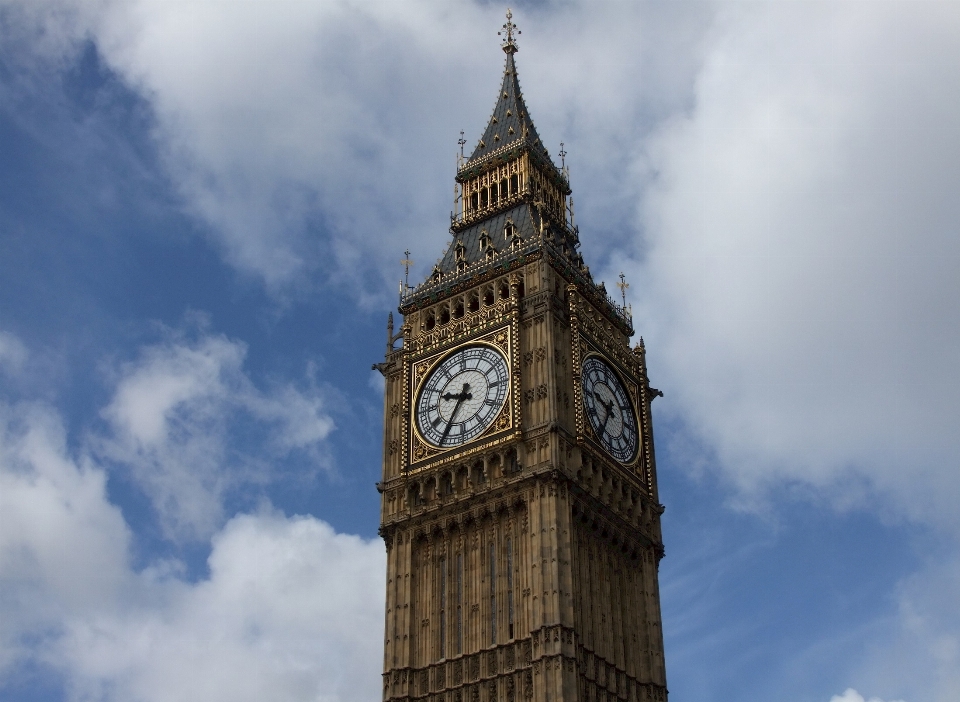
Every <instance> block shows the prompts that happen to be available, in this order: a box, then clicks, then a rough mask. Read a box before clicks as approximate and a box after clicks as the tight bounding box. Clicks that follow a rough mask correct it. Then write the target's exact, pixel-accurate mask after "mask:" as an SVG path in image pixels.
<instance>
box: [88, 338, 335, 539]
mask: <svg viewBox="0 0 960 702" xmlns="http://www.w3.org/2000/svg"><path fill="white" fill-rule="evenodd" d="M245 354H246V347H245V346H244V345H243V344H242V343H240V342H236V341H231V340H229V339H227V338H226V337H223V336H218V335H213V334H207V333H203V334H201V336H200V337H199V338H197V339H193V340H191V339H188V338H186V337H184V336H183V335H180V334H174V333H171V334H170V335H169V338H168V339H167V340H166V341H164V342H163V343H160V344H157V345H154V346H150V347H146V348H144V349H142V350H141V353H140V357H139V358H138V359H137V361H136V362H133V363H129V364H127V365H125V366H124V367H123V368H122V370H121V373H120V378H119V381H118V383H117V389H116V392H115V394H114V397H113V399H112V401H111V402H110V404H109V405H108V406H107V407H106V408H105V409H104V411H103V416H104V417H105V418H106V419H107V420H108V422H109V425H110V431H109V432H107V433H106V434H104V435H103V436H101V437H99V440H98V441H97V442H96V446H97V450H98V455H100V456H102V457H104V458H105V459H109V460H110V461H111V462H113V463H114V464H115V465H116V466H117V468H118V469H119V470H124V471H129V473H130V474H131V475H132V476H133V478H134V480H135V481H136V482H137V483H138V484H140V485H141V486H142V487H143V489H144V490H145V492H146V493H147V494H148V495H149V497H150V498H151V500H152V502H153V505H154V507H155V508H156V510H157V512H158V514H159V516H160V518H161V522H162V524H163V526H164V528H165V529H166V531H167V534H168V535H170V536H175V537H177V538H188V539H189V538H200V539H205V538H209V536H210V535H211V534H212V533H213V531H214V530H215V529H217V528H218V527H219V526H220V525H221V524H222V522H223V508H222V502H223V498H224V494H225V493H226V491H227V490H228V489H230V488H231V487H237V486H238V485H242V484H245V483H247V484H249V483H251V482H261V483H263V482H267V481H269V479H270V477H271V476H270V474H269V472H270V469H269V468H268V467H265V466H264V464H263V461H260V460H258V458H259V457H260V456H264V457H265V458H267V459H273V460H276V459H279V458H282V457H283V456H285V455H286V454H288V453H290V452H291V451H306V452H308V453H313V454H314V455H316V456H317V457H318V458H319V457H320V453H319V452H321V451H322V450H323V441H324V439H326V437H327V435H328V434H329V433H330V431H331V430H332V429H333V421H332V420H331V419H330V417H329V416H328V415H327V414H326V412H325V409H324V407H323V401H322V398H321V397H320V395H319V394H318V393H317V392H316V391H315V390H311V391H308V392H302V391H300V390H298V389H296V388H294V387H292V386H290V385H284V386H280V387H276V388H272V389H270V390H269V391H267V392H264V391H261V390H259V389H258V388H257V387H256V386H255V385H254V384H253V382H252V381H251V380H250V378H249V377H248V376H247V375H246V374H245V372H244V370H243V360H244V356H245ZM244 419H246V420H248V421H250V422H251V423H252V426H249V427H247V428H246V429H244V430H243V431H239V430H237V429H236V426H235V425H236V423H237V422H239V421H241V420H244ZM251 435H256V436H257V437H258V438H259V439H261V442H260V444H259V445H256V446H250V445H248V444H249V441H248V443H247V444H244V443H242V438H241V437H242V436H245V437H246V438H247V439H248V440H249V437H250V436H251Z"/></svg>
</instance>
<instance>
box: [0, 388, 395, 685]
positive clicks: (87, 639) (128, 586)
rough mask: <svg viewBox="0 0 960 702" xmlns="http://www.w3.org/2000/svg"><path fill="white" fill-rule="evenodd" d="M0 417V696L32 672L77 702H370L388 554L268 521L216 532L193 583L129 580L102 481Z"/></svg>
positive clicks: (376, 678)
mask: <svg viewBox="0 0 960 702" xmlns="http://www.w3.org/2000/svg"><path fill="white" fill-rule="evenodd" d="M0 409H2V412H0V422H2V425H0V429H2V431H0V520H2V521H0V526H2V528H0V579H2V581H3V583H4V597H3V599H2V601H0V620H2V621H3V627H2V629H0V631H2V634H0V636H2V638H0V646H2V649H0V684H2V683H3V681H4V678H5V676H6V675H7V674H9V673H10V672H11V671H12V670H13V669H15V668H16V667H17V666H18V665H19V664H25V663H31V664H33V665H39V666H41V667H42V668H50V669H53V670H55V671H56V672H57V673H59V674H61V675H62V676H63V678H64V680H65V685H66V688H67V694H68V698H69V699H73V700H101V701H102V702H113V701H114V700H115V701H116V702H125V701H126V700H131V699H138V700H144V701H145V702H150V701H152V700H156V701H157V702H167V701H169V700H173V699H196V698H197V697H201V698H203V699H205V700H211V702H216V701H217V700H224V701H226V700H231V701H237V700H240V701H242V700H251V701H252V700H264V699H284V700H292V701H296V700H304V701H307V700H310V701H316V700H323V701H325V702H326V701H329V702H335V701H344V702H346V701H348V700H366V699H372V698H374V697H376V696H377V695H379V691H380V675H379V673H380V660H381V650H382V648H381V647H382V640H383V635H382V633H383V632H382V629H383V609H382V589H383V572H384V568H385V563H384V553H383V547H382V544H380V543H379V542H377V541H371V542H367V541H364V540H362V539H360V538H358V537H354V536H347V535H343V534H337V533H335V532H334V531H333V530H332V529H331V528H330V527H329V526H328V525H327V524H325V523H323V522H321V521H319V520H317V519H314V518H311V517H292V518H287V517H284V516H282V515H280V514H277V513H274V512H270V511H263V512H260V513H258V514H251V515H239V516H236V517H234V518H233V519H231V520H230V521H229V522H228V523H227V524H226V525H225V526H224V527H223V529H222V530H220V531H219V532H217V533H216V535H215V536H214V538H213V542H212V552H211V554H210V558H209V566H210V574H209V577H208V578H206V579H204V580H201V581H200V582H196V583H191V582H187V581H185V580H183V579H182V577H181V576H179V575H178V573H179V572H180V568H179V567H178V565H177V564H176V563H164V562H155V563H152V564H151V565H150V566H149V567H148V568H146V569H145V570H143V571H142V572H134V571H133V570H131V568H130V563H129V559H128V549H129V542H130V538H131V536H130V532H129V529H128V527H127V525H126V524H125V522H124V521H123V518H122V516H121V514H120V511H119V510H118V509H117V508H116V507H115V506H114V505H112V504H110V502H109V501H108V498H107V496H106V492H105V485H106V473H105V471H104V470H103V469H102V468H100V467H98V466H96V465H95V464H93V463H92V462H91V461H90V460H89V459H87V458H80V459H75V458H72V457H71V455H70V452H69V451H68V449H67V448H66V446H65V445H64V431H63V428H62V425H61V422H60V419H59V417H58V416H57V415H56V413H55V412H54V411H53V410H52V409H50V408H48V407H44V406H39V405H17V406H13V407H8V406H5V405H4V406H3V407H2V408H0Z"/></svg>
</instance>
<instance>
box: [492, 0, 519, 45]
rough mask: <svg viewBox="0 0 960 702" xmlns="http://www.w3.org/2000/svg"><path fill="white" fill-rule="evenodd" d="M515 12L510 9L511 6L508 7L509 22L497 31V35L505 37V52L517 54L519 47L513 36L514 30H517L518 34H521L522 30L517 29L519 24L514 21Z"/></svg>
mask: <svg viewBox="0 0 960 702" xmlns="http://www.w3.org/2000/svg"><path fill="white" fill-rule="evenodd" d="M512 20H513V12H511V11H510V8H509V7H508V8H507V22H506V24H504V25H503V29H501V30H500V31H499V32H497V36H498V37H500V36H502V37H503V44H501V46H502V47H503V51H504V53H507V54H515V53H517V51H519V49H518V48H517V41H516V39H514V38H513V32H514V30H516V32H517V34H521V32H520V30H519V29H517V25H515V24H514V23H513V22H512Z"/></svg>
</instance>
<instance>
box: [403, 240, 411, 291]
mask: <svg viewBox="0 0 960 702" xmlns="http://www.w3.org/2000/svg"><path fill="white" fill-rule="evenodd" d="M403 255H404V259H403V260H402V261H400V265H401V266H403V288H402V289H401V295H402V294H403V291H406V290H409V289H410V266H412V265H413V261H411V260H410V249H407V250H406V251H404V252H403Z"/></svg>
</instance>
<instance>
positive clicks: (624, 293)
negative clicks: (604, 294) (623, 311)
mask: <svg viewBox="0 0 960 702" xmlns="http://www.w3.org/2000/svg"><path fill="white" fill-rule="evenodd" d="M617 287H618V288H620V297H621V298H622V299H623V306H624V307H626V306H627V288H629V287H630V283H628V282H627V276H625V275H624V274H623V273H622V272H621V273H620V282H619V283H617Z"/></svg>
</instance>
